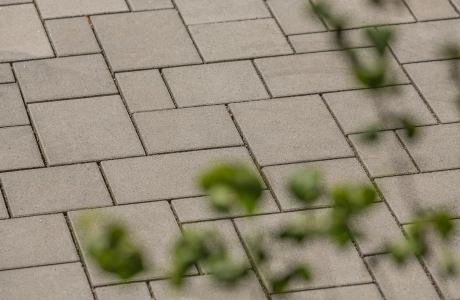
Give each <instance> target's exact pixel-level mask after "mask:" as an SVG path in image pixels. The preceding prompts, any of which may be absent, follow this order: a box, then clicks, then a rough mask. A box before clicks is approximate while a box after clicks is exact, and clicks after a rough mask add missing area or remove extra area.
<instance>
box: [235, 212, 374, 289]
mask: <svg viewBox="0 0 460 300" xmlns="http://www.w3.org/2000/svg"><path fill="white" fill-rule="evenodd" d="M324 213H325V210H311V211H308V212H304V214H305V215H306V216H307V217H311V218H313V217H317V218H322V217H324ZM301 216H302V213H284V214H275V215H265V216H257V217H248V218H242V219H237V220H235V222H236V225H237V227H238V229H239V231H240V233H241V235H242V238H243V241H244V242H245V243H246V245H247V247H248V249H249V252H250V253H251V255H252V256H253V253H252V252H253V251H254V250H255V249H254V248H253V247H254V246H253V245H254V243H250V240H251V239H252V238H254V237H255V234H256V233H264V240H263V241H261V242H260V243H258V244H259V245H260V244H261V246H262V247H263V248H264V249H265V250H266V252H267V255H268V256H269V257H270V258H271V259H270V260H269V261H268V262H266V263H264V264H261V265H258V266H257V268H258V270H259V273H260V276H261V278H262V281H263V282H264V284H265V285H266V286H267V287H268V289H269V290H270V291H271V288H270V284H269V282H270V279H272V278H273V277H275V278H279V277H281V276H284V275H285V273H286V272H287V271H288V270H290V269H292V268H296V267H299V262H302V263H304V264H307V265H308V266H309V267H310V269H311V271H312V273H313V274H314V277H313V278H312V280H311V281H305V280H294V281H292V282H291V283H290V284H289V286H288V287H287V289H286V291H293V290H300V289H307V288H308V289H314V288H322V287H330V286H338V285H349V284H356V283H368V282H371V281H372V278H371V276H370V275H369V273H368V271H367V269H366V267H365V265H364V263H363V261H362V260H361V258H360V257H359V254H358V252H357V251H356V249H355V248H354V247H353V245H352V244H351V243H349V244H348V245H347V246H344V247H343V248H340V249H339V248H338V247H337V246H336V245H334V244H333V243H332V242H331V241H330V240H325V239H318V240H309V241H308V245H306V244H302V243H297V242H292V241H280V240H279V239H278V238H276V237H275V236H276V232H278V231H279V230H281V229H282V228H283V227H284V226H286V225H287V224H289V222H293V221H294V220H295V219H296V218H299V217H301ZM264 245H265V246H264ZM268 245H270V246H268ZM318 258H321V259H318ZM256 264H257V263H256Z"/></svg>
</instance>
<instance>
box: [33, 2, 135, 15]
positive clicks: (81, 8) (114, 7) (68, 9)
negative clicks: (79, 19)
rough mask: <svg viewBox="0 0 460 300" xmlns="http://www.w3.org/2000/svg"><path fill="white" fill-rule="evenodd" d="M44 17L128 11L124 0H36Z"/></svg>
mask: <svg viewBox="0 0 460 300" xmlns="http://www.w3.org/2000/svg"><path fill="white" fill-rule="evenodd" d="M36 3H37V6H38V9H39V10H40V13H41V15H42V17H43V18H44V19H53V18H62V17H75V16H86V15H94V14H103V13H114V12H123V11H129V8H128V6H127V5H126V2H125V1H124V0H98V1H94V0H37V1H36Z"/></svg>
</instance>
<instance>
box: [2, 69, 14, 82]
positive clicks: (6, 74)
mask: <svg viewBox="0 0 460 300" xmlns="http://www.w3.org/2000/svg"><path fill="white" fill-rule="evenodd" d="M14 80H15V79H14V75H13V71H12V70H11V66H10V64H0V83H9V82H14Z"/></svg>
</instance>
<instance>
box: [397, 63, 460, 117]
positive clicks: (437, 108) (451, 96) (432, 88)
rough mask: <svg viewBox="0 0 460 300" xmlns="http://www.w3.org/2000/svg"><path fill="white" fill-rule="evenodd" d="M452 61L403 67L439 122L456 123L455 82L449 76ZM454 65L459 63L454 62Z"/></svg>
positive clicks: (458, 115) (459, 115)
mask: <svg viewBox="0 0 460 300" xmlns="http://www.w3.org/2000/svg"><path fill="white" fill-rule="evenodd" d="M453 62H454V61H452V60H449V61H433V62H424V63H415V64H408V65H404V69H406V71H407V73H408V74H409V76H410V77H411V78H412V80H413V81H414V83H415V85H416V86H417V88H418V89H419V90H420V92H421V93H422V95H423V97H424V98H425V99H426V100H427V101H428V103H429V105H430V106H431V108H432V109H433V111H434V112H435V114H436V115H437V116H438V118H439V119H440V120H441V122H458V121H460V114H459V112H458V105H457V102H456V100H457V97H458V89H457V86H456V82H455V81H454V80H453V79H452V77H451V76H450V72H451V68H452V63H453ZM455 63H460V61H459V60H455Z"/></svg>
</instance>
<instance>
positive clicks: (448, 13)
mask: <svg viewBox="0 0 460 300" xmlns="http://www.w3.org/2000/svg"><path fill="white" fill-rule="evenodd" d="M405 1H406V3H407V5H408V6H409V8H410V9H411V11H412V13H413V14H414V15H415V17H416V18H417V20H419V21H430V20H436V19H447V18H458V14H457V12H456V11H455V9H454V7H453V6H452V4H450V2H449V0H405Z"/></svg>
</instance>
